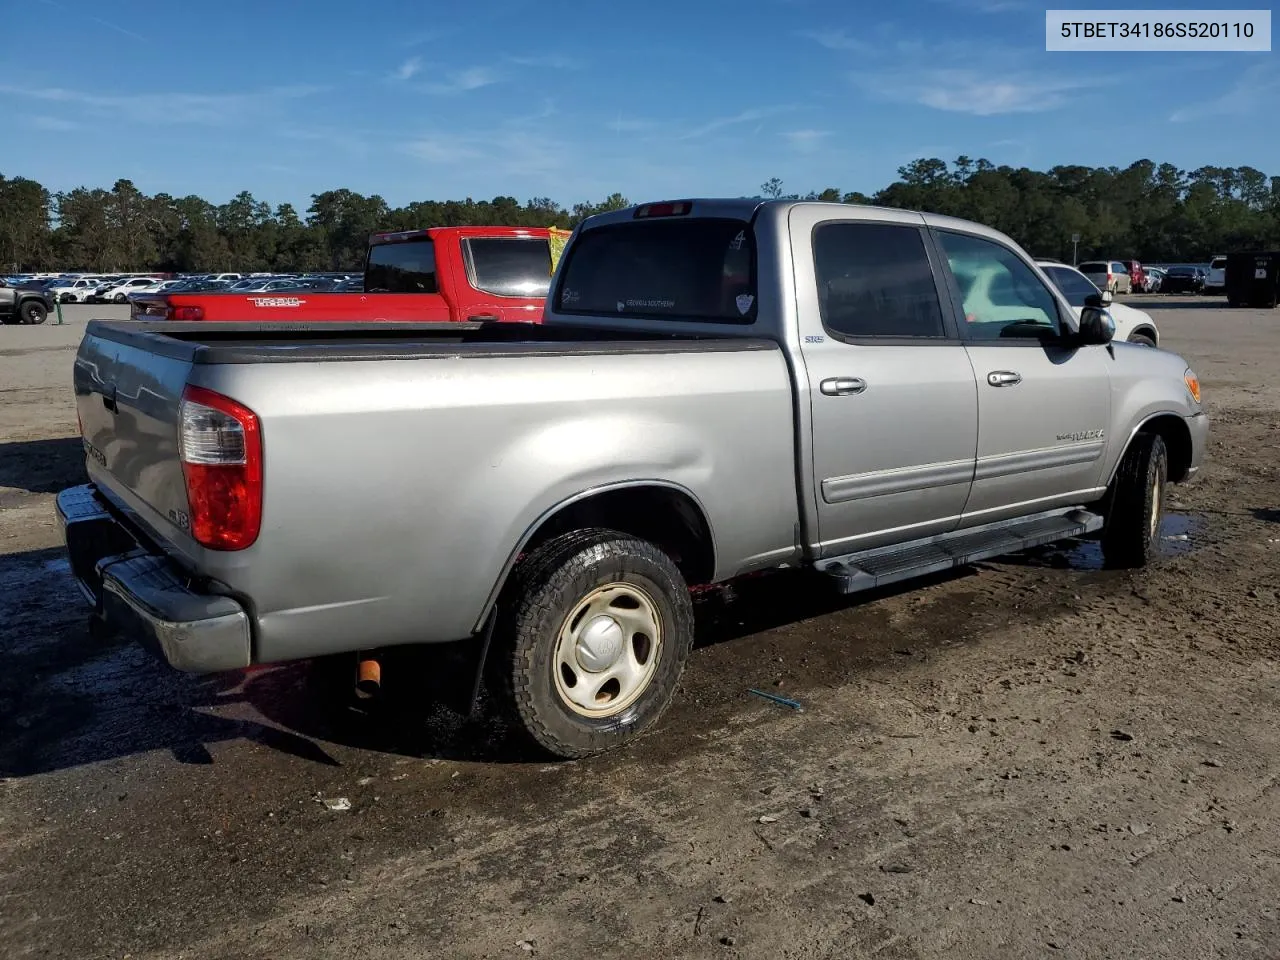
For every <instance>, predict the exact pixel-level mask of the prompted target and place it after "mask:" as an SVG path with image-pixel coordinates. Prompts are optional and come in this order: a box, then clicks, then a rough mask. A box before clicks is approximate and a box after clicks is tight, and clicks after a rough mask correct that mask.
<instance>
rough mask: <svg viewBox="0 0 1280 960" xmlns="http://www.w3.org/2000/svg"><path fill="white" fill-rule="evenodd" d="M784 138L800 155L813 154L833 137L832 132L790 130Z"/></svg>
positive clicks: (784, 134)
mask: <svg viewBox="0 0 1280 960" xmlns="http://www.w3.org/2000/svg"><path fill="white" fill-rule="evenodd" d="M781 136H782V138H783V139H784V140H786V141H787V143H789V144H790V145H791V148H792V149H793V150H796V151H797V152H799V153H813V152H814V151H816V150H818V149H819V148H820V147H821V146H822V141H823V140H825V139H826V138H827V137H829V136H831V131H830V130H788V131H786V132H785V133H783V134H782V135H781Z"/></svg>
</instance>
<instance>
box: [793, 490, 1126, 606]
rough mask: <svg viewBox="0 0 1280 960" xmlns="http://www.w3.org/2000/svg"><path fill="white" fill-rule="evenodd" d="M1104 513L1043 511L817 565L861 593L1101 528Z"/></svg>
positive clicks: (839, 583) (841, 586) (840, 585)
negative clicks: (1042, 512) (1049, 512)
mask: <svg viewBox="0 0 1280 960" xmlns="http://www.w3.org/2000/svg"><path fill="white" fill-rule="evenodd" d="M1102 525H1103V518H1102V517H1100V516H1099V515H1098V514H1096V513H1090V512H1089V511H1088V510H1071V511H1069V512H1067V513H1051V514H1040V515H1038V516H1034V517H1024V518H1022V519H1020V520H1012V521H1005V522H1003V523H993V524H988V525H986V526H981V527H971V528H969V529H967V530H957V531H956V532H955V533H947V534H943V535H942V536H938V537H931V538H929V539H927V540H915V541H912V542H910V543H905V544H898V545H895V546H892V547H881V548H879V549H876V550H864V551H861V552H859V553H850V554H847V555H845V556H843V557H832V558H830V559H827V560H820V561H818V563H817V564H815V566H816V568H817V569H818V570H819V571H821V572H822V573H825V574H827V575H828V576H830V577H831V578H832V579H833V580H834V581H835V583H836V586H837V587H838V588H839V589H840V590H841V592H843V593H857V592H858V591H860V590H870V589H872V588H873V587H880V586H884V585H885V584H887V583H897V582H898V581H900V580H909V579H911V578H912V577H921V576H924V575H926V574H930V573H937V572H939V571H941V570H949V569H951V568H952V567H962V566H964V565H965V564H969V563H974V562H976V561H978V560H986V559H989V558H991V557H1000V556H1004V555H1005V554H1009V553H1017V552H1018V551H1020V550H1026V549H1029V548H1031V547H1038V546H1041V545H1043V544H1046V543H1054V542H1056V541H1058V540H1067V539H1070V538H1071V537H1081V536H1084V535H1086V534H1090V533H1094V532H1096V531H1098V530H1101V529H1102Z"/></svg>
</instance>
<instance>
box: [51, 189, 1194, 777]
mask: <svg viewBox="0 0 1280 960" xmlns="http://www.w3.org/2000/svg"><path fill="white" fill-rule="evenodd" d="M406 269H409V268H407V267H406ZM1113 332H1114V329H1113V324H1112V321H1111V318H1110V316H1109V314H1108V313H1107V312H1106V310H1105V308H1104V304H1103V302H1102V301H1101V300H1099V302H1098V303H1096V304H1090V305H1088V306H1087V307H1086V308H1085V309H1084V310H1082V311H1081V315H1080V317H1079V319H1077V317H1076V315H1075V313H1074V312H1073V310H1072V308H1071V306H1070V305H1069V304H1068V303H1067V302H1066V301H1065V300H1063V299H1062V297H1061V295H1060V294H1059V293H1058V292H1057V290H1056V288H1055V287H1054V286H1053V284H1052V283H1050V282H1049V281H1048V280H1047V279H1046V277H1045V276H1044V274H1043V273H1042V272H1041V270H1040V269H1039V268H1038V267H1037V266H1036V265H1035V263H1034V261H1033V260H1031V259H1030V258H1029V257H1028V256H1027V254H1026V253H1025V252H1023V251H1022V250H1021V249H1019V248H1018V247H1017V246H1016V245H1015V244H1014V243H1013V242H1012V241H1011V240H1010V239H1009V238H1007V237H1005V236H1003V235H1002V234H999V233H997V232H995V231H993V230H990V229H987V228H985V227H982V226H979V225H977V224H974V223H968V222H965V221H961V220H955V219H949V218H946V217H939V216H931V215H922V214H919V213H911V212H905V211H902V210H887V209H876V208H869V207H858V206H848V205H841V204H824V203H812V202H788V201H769V202H760V201H754V200H692V201H682V202H676V203H655V204H647V205H644V206H640V207H633V208H631V209H627V210H621V211H617V212H613V213H608V214H603V215H600V216H597V217H593V218H591V219H590V220H588V221H586V222H585V223H584V224H582V225H581V226H580V227H579V228H578V229H577V230H576V231H575V233H574V235H573V237H572V238H571V240H570V242H569V245H568V248H567V249H566V252H565V254H564V257H563V259H562V261H561V263H560V265H559V267H558V269H557V272H556V275H555V277H554V280H553V283H552V288H551V293H550V295H549V297H548V301H547V311H546V320H545V323H544V324H543V325H540V326H535V325H516V324H494V325H465V324H435V325H430V324H420V325H412V326H396V325H382V324H369V325H364V326H359V327H356V326H338V325H333V324H328V325H324V326H323V327H320V326H314V327H307V326H291V325H284V324H274V325H266V324H256V325H255V324H245V325H241V324H200V323H195V324H190V323H188V324H181V323H154V324H153V323H146V322H141V323H123V322H117V323H112V322H104V321H94V322H93V323H91V324H90V325H89V327H88V329H87V331H86V333H85V336H84V340H83V342H82V344H81V346H80V349H79V353H78V355H77V358H76V362H75V373H74V380H75V393H76V403H77V408H78V412H79V418H80V425H81V432H82V434H83V437H84V447H85V450H86V453H87V459H86V464H87V468H88V472H89V477H90V479H91V481H92V482H91V483H89V484H88V485H86V486H80V487H76V488H73V489H69V490H66V491H64V492H62V493H61V494H60V495H59V497H58V510H59V513H60V516H61V519H62V523H63V524H64V528H65V535H66V542H67V547H68V550H69V554H70V558H71V564H72V568H73V570H74V572H75V575H76V576H77V578H78V579H79V581H80V582H81V584H82V585H83V587H84V592H85V594H86V597H87V598H88V600H89V601H90V603H92V604H93V606H94V608H95V614H94V616H95V617H96V620H97V623H98V624H99V626H103V625H105V626H107V627H109V628H111V629H114V630H121V631H125V632H127V633H130V634H132V635H135V636H137V637H138V638H140V639H142V640H143V641H145V642H147V643H148V644H149V645H150V646H151V647H152V648H153V649H155V650H158V651H159V652H160V653H162V654H163V656H164V657H165V659H167V660H168V662H169V663H170V664H172V665H173V666H174V667H176V668H178V669H181V670H188V671H196V672H208V671H219V670H231V669H235V668H241V667H245V666H248V665H250V664H258V663H268V662H276V661H285V660H291V659H298V658H313V657H318V656H322V655H330V654H339V653H343V654H351V653H357V652H361V651H363V653H362V654H361V656H362V657H363V658H365V660H366V662H368V661H370V660H372V662H374V663H375V664H376V662H377V661H376V657H377V655H378V651H380V650H381V651H385V650H389V649H391V648H395V647H397V646H401V645H418V644H443V643H447V642H460V641H469V642H471V644H472V646H473V648H474V650H475V651H476V653H475V657H474V661H473V662H474V665H475V668H476V671H477V672H476V674H475V675H474V676H469V677H467V678H466V681H468V682H474V683H475V684H477V685H478V683H479V679H478V678H479V676H482V675H484V676H489V677H491V678H493V679H495V682H496V689H497V690H498V691H499V693H500V697H499V699H500V701H501V702H502V703H504V704H505V705H506V707H507V708H508V709H509V712H510V715H511V717H512V718H513V719H514V721H515V723H514V729H515V730H516V731H523V732H525V733H527V734H528V735H529V737H531V738H532V740H533V741H535V742H536V744H538V745H540V746H541V747H543V748H545V749H546V750H548V751H550V752H552V753H553V754H556V755H559V756H564V757H573V756H582V755H585V754H588V753H591V752H594V751H598V750H600V749H603V748H606V747H609V746H611V745H614V744H617V743H621V742H625V741H627V740H628V739H629V738H631V737H634V736H636V735H637V734H639V733H641V732H643V731H644V730H646V729H648V728H650V727H651V726H652V725H653V724H654V722H655V721H656V720H657V718H658V717H659V716H660V715H661V714H662V712H663V711H664V709H665V708H666V707H667V705H668V703H669V702H670V699H671V697H672V695H673V693H674V691H675V688H676V684H677V681H678V678H679V676H680V673H681V670H682V668H683V666H684V663H685V660H686V657H687V655H688V653H689V649H690V645H691V642H692V639H693V612H692V604H691V600H690V588H691V587H696V586H699V585H707V584H714V583H719V582H723V581H726V580H729V579H731V578H734V577H738V576H740V575H743V574H746V573H749V572H752V571H760V570H765V569H770V568H778V567H797V566H801V567H809V568H812V569H813V570H815V571H817V572H819V573H820V574H824V575H826V576H827V577H829V578H830V582H831V584H832V586H833V587H834V588H835V589H837V590H841V591H845V592H848V593H852V592H855V591H859V590H864V589H867V588H870V587H876V586H879V585H882V584H886V583H891V582H894V581H899V580H903V579H906V578H909V577H914V576H918V575H921V574H926V573H930V572H934V571H939V570H943V569H945V568H948V567H952V566H955V565H958V564H966V563H969V562H972V561H975V560H979V559H982V558H985V557H992V556H997V555H1002V554H1007V553H1010V552H1012V551H1016V550H1019V549H1023V548H1026V547H1029V546H1033V545H1039V544H1044V543H1047V542H1051V541H1056V540H1060V539H1063V538H1069V537H1083V536H1096V537H1098V538H1100V539H1101V541H1102V547H1103V550H1104V552H1105V556H1106V558H1107V560H1108V562H1110V563H1111V564H1113V565H1118V566H1141V565H1143V564H1146V563H1147V562H1148V561H1149V560H1151V559H1152V558H1154V557H1155V555H1156V552H1157V545H1158V541H1159V525H1160V519H1161V515H1162V511H1163V509H1164V502H1165V485H1166V483H1167V482H1184V481H1188V480H1190V479H1191V478H1192V477H1193V476H1194V475H1195V473H1196V472H1197V470H1198V469H1199V465H1200V461H1201V458H1202V456H1203V453H1204V449H1205V441H1206V434H1207V422H1208V421H1207V418H1206V416H1205V413H1204V411H1203V410H1202V409H1201V405H1200V385H1199V382H1198V381H1197V379H1196V377H1195V375H1194V374H1193V373H1192V371H1191V370H1190V369H1188V367H1187V364H1186V363H1185V362H1184V361H1183V359H1182V358H1181V357H1178V356H1176V355H1175V354H1173V353H1169V352H1166V351H1164V350H1153V349H1149V348H1146V347H1143V346H1138V345H1133V344H1128V343H1117V342H1113V341H1112V334H1113ZM354 659H355V658H353V660H354ZM482 669H483V673H482V672H481V671H482Z"/></svg>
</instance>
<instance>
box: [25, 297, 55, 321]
mask: <svg viewBox="0 0 1280 960" xmlns="http://www.w3.org/2000/svg"><path fill="white" fill-rule="evenodd" d="M19 314H20V315H21V317H22V322H23V323H30V324H40V323H44V322H45V320H46V319H48V317H49V311H48V310H47V309H46V308H45V305H44V304H43V303H38V302H37V301H35V300H28V301H27V302H26V303H24V304H23V305H22V306H21V308H19Z"/></svg>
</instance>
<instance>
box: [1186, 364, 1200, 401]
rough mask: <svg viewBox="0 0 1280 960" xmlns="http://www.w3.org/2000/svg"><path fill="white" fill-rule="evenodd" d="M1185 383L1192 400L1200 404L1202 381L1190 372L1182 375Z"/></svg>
mask: <svg viewBox="0 0 1280 960" xmlns="http://www.w3.org/2000/svg"><path fill="white" fill-rule="evenodd" d="M1182 380H1183V382H1184V383H1185V384H1186V385H1187V390H1188V392H1190V394H1191V399H1192V400H1194V401H1195V402H1196V403H1199V402H1200V379H1199V378H1198V377H1197V376H1196V375H1195V374H1194V373H1192V372H1191V371H1190V370H1188V371H1187V372H1186V373H1184V374H1183V375H1182Z"/></svg>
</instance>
